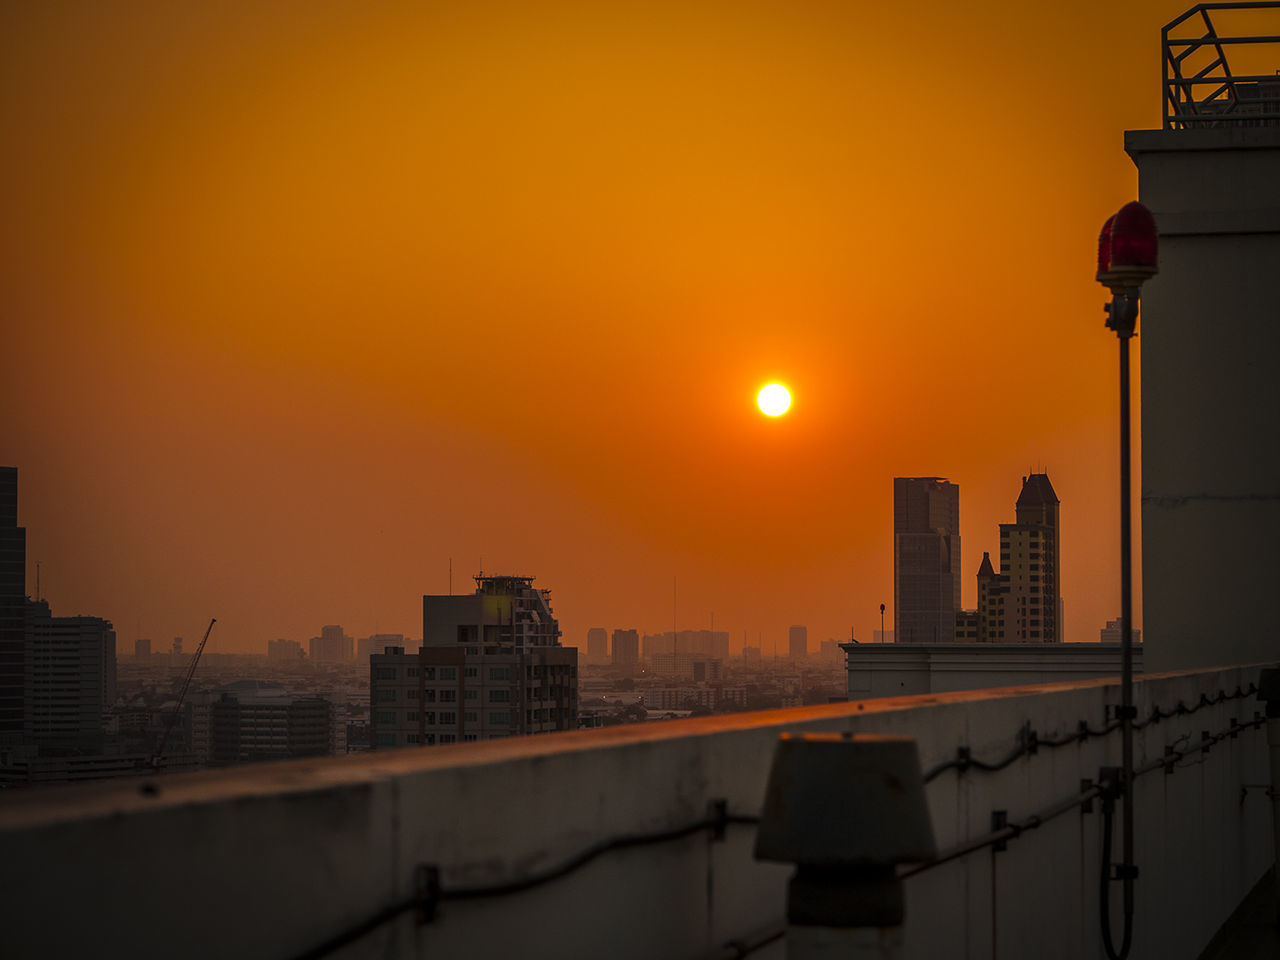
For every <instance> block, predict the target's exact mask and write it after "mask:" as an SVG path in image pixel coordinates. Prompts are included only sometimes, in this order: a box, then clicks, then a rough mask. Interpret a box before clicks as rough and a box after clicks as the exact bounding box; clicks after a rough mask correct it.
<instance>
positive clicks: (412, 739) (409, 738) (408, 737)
mask: <svg viewBox="0 0 1280 960" xmlns="http://www.w3.org/2000/svg"><path fill="white" fill-rule="evenodd" d="M404 742H405V743H417V742H418V735H417V734H416V733H408V734H405V738H404Z"/></svg>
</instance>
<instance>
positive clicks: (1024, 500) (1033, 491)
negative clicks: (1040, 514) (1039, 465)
mask: <svg viewBox="0 0 1280 960" xmlns="http://www.w3.org/2000/svg"><path fill="white" fill-rule="evenodd" d="M1059 502H1060V501H1059V500H1058V494H1057V493H1056V492H1055V491H1054V489H1053V484H1052V483H1050V482H1049V475H1048V474H1047V473H1033V474H1031V475H1030V476H1026V477H1023V478H1022V491H1021V492H1020V493H1019V494H1018V506H1020V507H1040V506H1045V505H1053V504H1056V503H1059Z"/></svg>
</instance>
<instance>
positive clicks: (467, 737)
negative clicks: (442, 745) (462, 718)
mask: <svg viewBox="0 0 1280 960" xmlns="http://www.w3.org/2000/svg"><path fill="white" fill-rule="evenodd" d="M462 739H463V740H464V741H465V742H466V743H475V742H476V741H477V740H479V739H480V738H479V737H477V736H476V735H475V734H474V733H464V734H463V735H462Z"/></svg>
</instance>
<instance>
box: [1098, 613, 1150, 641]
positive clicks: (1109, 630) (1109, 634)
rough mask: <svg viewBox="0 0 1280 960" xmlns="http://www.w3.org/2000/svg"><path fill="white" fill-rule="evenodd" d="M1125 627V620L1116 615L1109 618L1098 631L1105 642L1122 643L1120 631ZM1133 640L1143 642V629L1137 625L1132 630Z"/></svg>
mask: <svg viewBox="0 0 1280 960" xmlns="http://www.w3.org/2000/svg"><path fill="white" fill-rule="evenodd" d="M1123 627H1124V620H1123V619H1122V618H1121V617H1116V619H1114V620H1108V621H1107V625H1106V626H1105V627H1103V628H1102V629H1101V630H1099V631H1098V639H1099V640H1100V641H1102V642H1103V643H1120V642H1121V639H1120V631H1121V629H1122V628H1123ZM1132 633H1133V642H1134V643H1141V642H1142V631H1141V630H1139V629H1138V628H1137V627H1135V628H1134V629H1133V631H1132Z"/></svg>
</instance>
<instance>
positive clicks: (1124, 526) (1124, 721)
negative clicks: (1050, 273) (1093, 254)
mask: <svg viewBox="0 0 1280 960" xmlns="http://www.w3.org/2000/svg"><path fill="white" fill-rule="evenodd" d="M1156 246H1157V239H1156V223H1155V218H1154V217H1152V216H1151V211H1150V210H1148V209H1147V208H1146V207H1144V206H1143V205H1142V204H1140V203H1137V202H1134V203H1127V204H1125V205H1124V206H1123V207H1121V208H1120V211H1119V212H1118V213H1116V214H1115V216H1113V217H1111V218H1110V219H1108V220H1107V222H1106V223H1104V224H1103V225H1102V233H1101V235H1100V236H1099V237H1098V282H1099V283H1101V284H1102V285H1103V286H1105V287H1107V288H1108V289H1109V290H1110V291H1111V302H1110V303H1109V304H1107V305H1106V307H1105V308H1104V309H1105V310H1106V313H1107V327H1109V328H1110V329H1112V330H1114V331H1115V333H1116V337H1117V339H1119V341H1120V696H1121V700H1120V709H1119V710H1118V711H1117V712H1118V715H1119V719H1120V739H1121V767H1120V798H1121V801H1122V803H1123V805H1124V807H1123V820H1122V836H1123V840H1122V846H1123V856H1122V862H1121V863H1120V864H1117V865H1116V866H1115V870H1114V872H1112V873H1110V874H1109V875H1110V879H1113V880H1120V881H1121V882H1122V883H1123V884H1124V936H1123V939H1122V941H1121V944H1120V949H1119V950H1116V949H1115V948H1114V946H1113V944H1112V940H1111V928H1110V924H1109V922H1108V920H1109V912H1108V911H1107V910H1106V907H1105V904H1104V906H1103V910H1102V916H1103V928H1102V936H1103V943H1104V946H1105V947H1106V949H1107V956H1108V957H1110V958H1112V960H1123V958H1125V957H1127V956H1128V955H1129V947H1130V944H1131V942H1132V934H1133V881H1134V879H1135V878H1136V877H1137V876H1138V868H1137V867H1136V866H1134V863H1133V721H1134V719H1135V718H1136V716H1137V710H1136V709H1135V708H1134V705H1133V543H1132V537H1133V523H1132V517H1131V515H1130V514H1131V492H1130V478H1129V471H1130V443H1129V418H1130V404H1129V340H1130V338H1132V337H1133V335H1134V332H1135V330H1136V328H1137V323H1138V303H1139V300H1140V299H1141V294H1142V284H1143V282H1144V281H1145V280H1148V279H1150V278H1151V277H1153V276H1155V274H1156V272H1157V267H1156ZM1104 856H1105V857H1107V858H1108V859H1109V858H1110V856H1111V851H1110V850H1106V851H1104ZM1107 866H1108V869H1109V868H1110V864H1107ZM1105 895H1106V894H1105V885H1104V896H1105Z"/></svg>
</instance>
